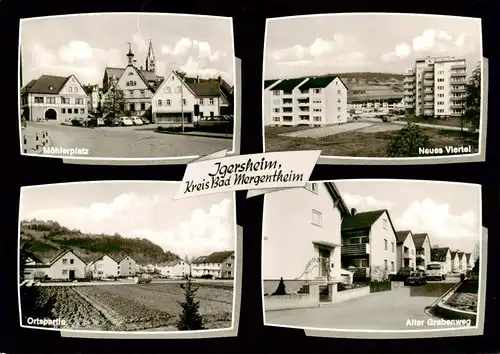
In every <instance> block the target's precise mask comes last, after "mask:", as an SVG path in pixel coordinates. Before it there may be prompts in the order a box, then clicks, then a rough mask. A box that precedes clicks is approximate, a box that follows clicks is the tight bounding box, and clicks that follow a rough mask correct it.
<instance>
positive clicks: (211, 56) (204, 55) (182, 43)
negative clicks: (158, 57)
mask: <svg viewBox="0 0 500 354" xmlns="http://www.w3.org/2000/svg"><path fill="white" fill-rule="evenodd" d="M161 53H163V54H165V55H172V56H182V55H190V56H196V57H197V58H200V59H208V60H209V61H217V60H219V59H220V58H221V57H223V56H226V53H225V52H221V51H213V50H212V47H211V46H210V43H208V42H204V41H197V40H194V39H193V40H192V39H189V38H181V39H180V40H179V41H178V42H177V43H176V44H175V46H174V47H173V48H172V47H171V46H169V45H166V44H163V45H162V46H161Z"/></svg>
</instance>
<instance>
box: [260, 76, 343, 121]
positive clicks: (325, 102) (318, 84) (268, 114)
mask: <svg viewBox="0 0 500 354" xmlns="http://www.w3.org/2000/svg"><path fill="white" fill-rule="evenodd" d="M346 122H347V86H346V85H345V84H344V83H343V82H342V80H341V79H340V78H339V77H337V76H334V75H326V76H317V77H302V78H293V79H279V80H266V81H265V82H264V124H265V125H288V126H293V125H318V126H324V125H333V124H343V123H346Z"/></svg>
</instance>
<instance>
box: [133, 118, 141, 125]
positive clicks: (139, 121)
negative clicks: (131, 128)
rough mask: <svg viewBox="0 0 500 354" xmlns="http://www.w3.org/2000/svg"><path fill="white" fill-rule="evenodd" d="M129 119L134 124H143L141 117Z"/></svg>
mask: <svg viewBox="0 0 500 354" xmlns="http://www.w3.org/2000/svg"><path fill="white" fill-rule="evenodd" d="M130 119H131V120H132V123H134V124H135V125H143V124H144V122H143V121H142V119H141V118H139V117H130Z"/></svg>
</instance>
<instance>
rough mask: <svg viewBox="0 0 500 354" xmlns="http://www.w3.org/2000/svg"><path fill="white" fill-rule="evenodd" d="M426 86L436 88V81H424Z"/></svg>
mask: <svg viewBox="0 0 500 354" xmlns="http://www.w3.org/2000/svg"><path fill="white" fill-rule="evenodd" d="M424 86H427V87H429V86H434V81H433V80H424Z"/></svg>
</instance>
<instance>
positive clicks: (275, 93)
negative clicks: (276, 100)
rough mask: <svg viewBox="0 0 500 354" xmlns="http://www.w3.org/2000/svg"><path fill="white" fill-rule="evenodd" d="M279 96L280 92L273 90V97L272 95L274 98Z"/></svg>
mask: <svg viewBox="0 0 500 354" xmlns="http://www.w3.org/2000/svg"><path fill="white" fill-rule="evenodd" d="M280 94H281V92H280V91H276V90H275V91H273V95H274V96H279V95H280Z"/></svg>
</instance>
